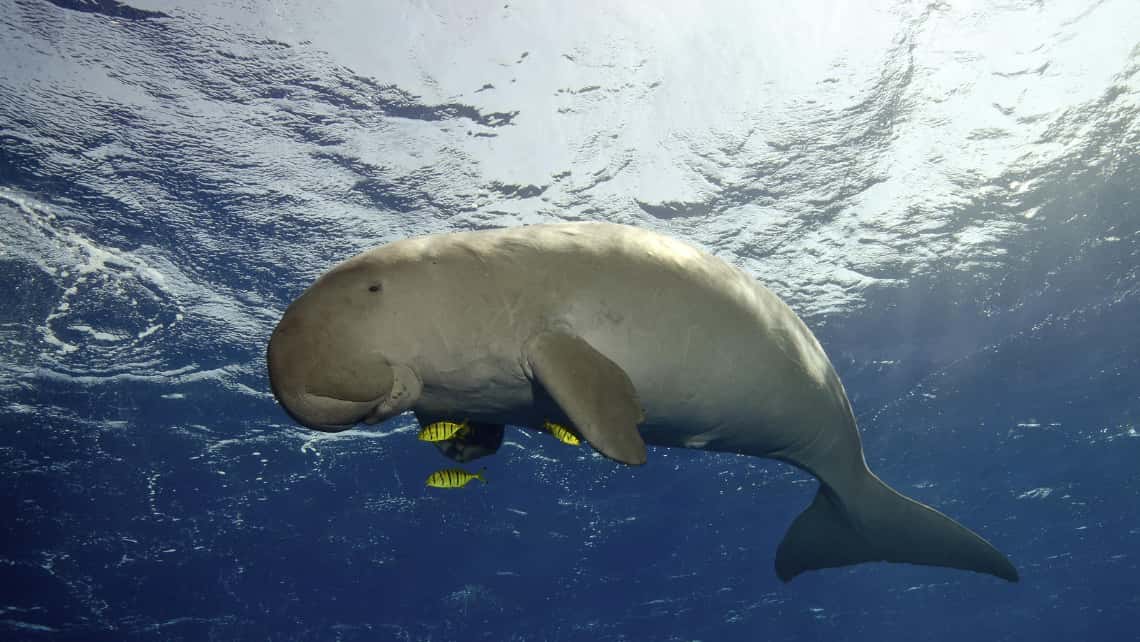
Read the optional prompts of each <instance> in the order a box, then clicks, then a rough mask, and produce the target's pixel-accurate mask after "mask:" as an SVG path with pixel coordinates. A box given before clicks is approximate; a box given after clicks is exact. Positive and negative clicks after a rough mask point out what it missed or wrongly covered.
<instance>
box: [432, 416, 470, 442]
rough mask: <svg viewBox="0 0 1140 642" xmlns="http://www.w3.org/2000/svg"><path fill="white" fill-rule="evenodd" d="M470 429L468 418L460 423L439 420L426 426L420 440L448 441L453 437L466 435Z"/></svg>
mask: <svg viewBox="0 0 1140 642" xmlns="http://www.w3.org/2000/svg"><path fill="white" fill-rule="evenodd" d="M470 430H471V427H470V426H468V425H467V421H466V420H464V421H463V422H462V423H458V424H457V423H455V422H454V421H437V422H435V423H434V424H428V425H426V426H424V428H423V430H421V431H420V441H447V440H448V439H451V438H453V437H466V436H467V433H468V432H470Z"/></svg>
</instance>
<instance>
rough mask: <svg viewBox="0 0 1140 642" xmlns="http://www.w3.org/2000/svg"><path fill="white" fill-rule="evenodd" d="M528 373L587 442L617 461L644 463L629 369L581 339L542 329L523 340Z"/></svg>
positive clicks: (639, 415)
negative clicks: (528, 366)
mask: <svg viewBox="0 0 1140 642" xmlns="http://www.w3.org/2000/svg"><path fill="white" fill-rule="evenodd" d="M525 357H526V360H527V362H528V363H529V364H530V368H531V371H532V372H533V374H534V378H535V379H536V380H537V382H538V383H539V384H541V385H542V387H543V388H545V389H546V391H547V392H548V393H550V396H551V398H553V399H554V401H555V402H556V403H557V404H558V406H559V407H560V408H561V409H562V412H564V413H566V416H567V417H569V418H570V421H571V422H573V423H574V427H575V428H577V429H578V432H580V433H582V436H583V437H585V438H586V441H588V442H590V445H591V446H593V447H594V448H596V449H597V450H598V452H600V453H602V454H603V455H605V456H606V457H609V458H610V459H614V460H617V461H620V462H622V463H623V464H632V465H640V464H644V463H645V442H644V441H642V439H641V433H639V432H638V430H637V424H639V423H641V420H642V419H643V418H644V417H645V415H644V413H643V412H642V409H641V404H640V403H639V402H638V400H637V391H636V390H635V389H634V387H633V382H632V381H630V380H629V375H627V374H626V373H625V371H624V370H622V369H621V368H620V367H619V366H618V365H617V364H616V363H614V362H613V361H610V360H609V358H607V357H606V356H605V355H604V354H602V353H600V352H598V351H597V350H595V349H594V347H593V346H591V345H590V344H589V343H587V342H586V340H585V339H583V338H581V337H579V336H576V335H571V334H565V333H561V332H543V333H540V334H538V335H537V336H535V337H533V338H532V339H531V340H530V341H528V342H527V344H526V348H525Z"/></svg>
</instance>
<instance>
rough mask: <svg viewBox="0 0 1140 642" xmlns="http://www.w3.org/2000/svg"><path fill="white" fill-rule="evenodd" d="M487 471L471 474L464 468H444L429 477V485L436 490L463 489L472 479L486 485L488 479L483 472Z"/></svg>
mask: <svg viewBox="0 0 1140 642" xmlns="http://www.w3.org/2000/svg"><path fill="white" fill-rule="evenodd" d="M486 470H487V469H486V468H484V469H483V470H481V471H479V472H477V473H469V472H467V471H466V470H463V469H462V468H444V469H443V470H437V471H435V472H434V473H432V474H431V475H428V478H427V485H428V486H432V487H434V488H463V487H464V486H466V485H467V484H468V483H470V482H471V480H472V479H478V480H479V481H481V482H483V483H484V484H486V483H487V478H486V477H484V476H483V472H484V471H486Z"/></svg>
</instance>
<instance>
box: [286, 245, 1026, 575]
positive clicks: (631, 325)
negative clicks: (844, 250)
mask: <svg viewBox="0 0 1140 642" xmlns="http://www.w3.org/2000/svg"><path fill="white" fill-rule="evenodd" d="M268 367H269V378H270V382H271V385H272V388H273V392H274V394H275V395H276V397H277V399H278V400H279V401H280V403H281V405H282V406H283V407H284V408H285V410H286V411H287V412H288V413H289V414H290V415H291V416H292V417H293V418H294V419H295V420H296V421H298V422H300V423H301V424H304V425H305V426H308V427H310V428H315V429H317V430H323V431H339V430H344V429H346V428H349V427H351V426H352V425H353V424H356V423H357V422H361V421H363V422H367V423H376V422H380V421H383V420H385V419H388V418H389V417H393V416H395V415H397V414H400V413H403V412H405V411H409V410H410V411H413V412H414V413H415V415H416V418H417V420H418V421H420V423H421V425H426V424H427V423H430V422H432V421H436V420H440V419H450V420H463V419H467V420H470V421H471V422H473V425H475V426H476V427H477V428H478V429H479V430H478V433H479V434H482V435H488V434H489V435H491V438H490V439H491V441H494V440H495V439H497V440H499V441H501V439H502V437H501V435H502V427H503V426H504V425H507V424H509V425H513V426H521V427H529V428H535V429H537V428H538V427H540V426H542V425H543V422H544V421H547V420H549V421H553V422H557V423H561V424H562V425H565V426H568V427H571V428H572V429H573V430H575V431H576V432H577V433H578V434H579V435H580V436H581V437H582V438H584V440H585V441H587V442H589V444H590V445H591V446H592V447H593V448H595V449H596V450H597V451H598V452H599V453H601V454H602V455H604V456H606V457H608V458H610V459H613V460H615V461H618V462H621V463H623V464H630V465H639V464H643V463H645V461H646V447H645V445H646V444H653V445H657V446H674V447H682V448H698V449H706V450H714V451H723V452H733V453H741V454H745V455H755V456H757V457H768V458H771V459H776V460H779V461H783V462H787V463H789V464H792V465H793V466H796V467H798V468H801V469H803V470H805V471H807V472H809V473H811V474H812V475H814V476H815V477H816V478H818V479H819V481H820V486H819V491H818V493H817V494H816V496H815V499H814V500H813V501H812V503H811V505H810V506H808V508H807V509H806V510H805V511H804V512H803V513H802V514H800V515H799V517H797V518H796V519H795V521H794V522H793V523H792V525H791V527H790V528H789V530H788V532H787V534H786V535H785V536H784V539H783V541H782V542H781V543H780V545H779V548H778V550H777V552H776V564H775V566H776V573H777V575H778V576H779V577H780V578H781V579H782V580H784V581H788V580H790V579H791V578H793V577H795V576H796V575H799V574H800V573H803V572H804V571H808V570H813V569H822V568H830V567H838V566H846V565H849V564H858V563H860V562H870V561H888V562H907V563H911V564H925V565H932V566H944V567H951V568H959V569H966V570H970V571H976V572H980V573H988V574H991V575H995V576H997V577H1000V578H1003V579H1006V580H1010V581H1017V579H1018V575H1017V570H1016V569H1015V568H1014V567H1013V565H1012V564H1011V563H1010V561H1009V560H1008V559H1007V558H1006V557H1005V556H1004V555H1003V554H1002V553H1000V552H999V551H998V550H997V549H996V548H994V547H993V546H992V545H990V543H989V542H987V541H986V540H984V539H982V538H981V537H980V536H978V535H977V534H975V533H973V532H972V531H970V530H969V529H967V528H965V527H964V526H962V525H960V524H958V523H957V522H955V521H954V520H952V519H950V518H949V517H947V516H945V515H943V514H942V513H940V512H938V511H936V510H934V509H932V508H930V507H928V506H925V505H923V504H921V503H919V502H917V501H915V500H912V499H910V498H908V497H905V496H903V495H901V494H899V493H898V492H896V491H895V490H893V489H891V488H890V487H889V486H887V485H886V484H884V483H883V482H882V481H881V480H880V479H879V478H878V477H876V476H875V475H874V473H872V472H871V471H870V470H869V469H868V468H867V462H866V460H865V459H864V457H863V449H862V445H861V442H860V439H859V431H858V428H857V427H856V425H855V416H854V414H853V413H852V411H851V404H850V402H849V401H848V400H847V394H846V392H845V391H844V389H843V384H842V383H840V381H839V377H838V375H837V374H836V372H835V369H834V368H833V367H832V365H831V362H830V361H829V360H828V358H827V355H826V354H824V351H823V348H821V347H820V344H819V342H818V341H817V340H816V338H815V336H814V335H813V334H812V333H811V331H810V330H809V329H808V328H807V326H806V325H804V323H803V322H802V321H801V320H800V318H799V317H797V316H796V315H795V313H794V312H792V310H791V309H790V308H789V307H788V306H787V305H785V304H784V303H783V302H782V301H780V299H779V298H777V297H776V295H774V294H773V293H772V292H770V291H769V290H768V289H766V288H765V287H763V286H762V285H760V284H759V283H757V282H756V281H755V280H754V279H753V278H751V277H750V276H748V275H747V274H745V273H744V272H742V271H741V270H739V269H737V268H735V267H733V266H731V265H729V264H728V263H726V262H725V261H723V260H721V259H718V258H716V257H714V256H712V255H710V254H708V253H705V252H703V251H700V250H698V249H696V248H693V247H691V246H689V245H687V244H685V243H682V242H680V241H677V240H674V239H672V238H670V237H667V236H664V235H661V234H657V233H654V232H651V231H647V230H643V229H639V228H636V227H630V226H624V225H615V224H607V223H566V224H551V225H531V226H523V227H515V228H508V229H500V230H485V231H475V232H460V233H453V234H435V235H430V236H423V237H419V238H411V239H405V240H400V241H396V242H393V243H390V244H388V245H383V246H381V247H378V248H376V249H373V250H370V251H366V252H364V253H362V254H359V255H357V256H355V257H353V258H351V259H348V260H347V261H345V262H343V263H341V264H339V265H337V266H335V267H333V268H332V269H331V270H329V271H328V272H327V273H325V274H324V275H323V276H321V277H320V278H319V279H317V281H316V282H315V283H313V285H312V286H311V287H309V288H308V289H307V290H306V291H305V292H304V293H303V294H301V296H300V297H299V298H297V299H296V300H295V301H294V302H293V303H292V304H291V305H289V307H288V309H287V310H286V311H285V314H284V316H283V317H282V318H281V321H280V322H279V323H278V325H277V327H276V329H275V330H274V331H273V335H272V337H271V338H270V341H269V348H268ZM484 441H487V440H486V439H484ZM494 448H497V442H496V443H494V444H492V445H491V446H490V447H487V446H486V444H484V446H483V447H482V449H481V450H478V451H477V452H474V453H467V456H464V453H462V452H454V451H453V452H450V453H448V454H450V455H451V456H453V457H454V458H459V459H466V458H470V457H471V456H478V455H480V454H486V453H487V452H493V450H494Z"/></svg>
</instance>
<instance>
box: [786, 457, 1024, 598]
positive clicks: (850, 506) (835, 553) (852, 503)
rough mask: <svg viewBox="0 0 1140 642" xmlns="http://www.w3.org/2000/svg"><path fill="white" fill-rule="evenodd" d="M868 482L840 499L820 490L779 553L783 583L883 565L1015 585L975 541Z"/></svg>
mask: <svg viewBox="0 0 1140 642" xmlns="http://www.w3.org/2000/svg"><path fill="white" fill-rule="evenodd" d="M864 479H865V483H862V484H859V485H858V486H859V487H858V489H847V490H850V491H852V492H848V493H845V494H844V496H843V497H842V498H841V497H840V496H839V495H837V494H836V492H835V491H834V490H832V489H831V488H830V487H829V486H827V485H826V484H821V485H820V489H819V492H818V493H817V494H816V496H815V500H814V501H812V503H811V506H808V508H807V510H805V511H804V512H803V513H801V514H800V516H799V517H797V518H796V520H795V521H794V522H793V523H792V527H791V528H790V529H788V532H787V534H786V535H784V541H782V542H780V547H779V549H778V550H777V551H776V574H777V575H779V576H780V579H781V580H783V581H785V582H787V581H789V580H791V579H792V578H793V577H795V576H797V575H799V574H800V573H803V572H804V571H810V570H815V569H820V568H832V567H836V566H847V565H850V564H858V563H860V562H878V561H885V562H907V563H909V564H924V565H928V566H947V567H950V568H960V569H964V570H967V571H976V572H978V573H988V574H990V575H996V576H997V577H1000V578H1002V579H1005V580H1009V581H1011V582H1016V581H1017V580H1018V575H1017V569H1015V568H1014V567H1013V564H1011V563H1010V561H1009V560H1008V559H1007V558H1006V557H1005V555H1002V553H1001V552H1000V551H998V550H997V549H996V548H994V547H993V546H992V545H991V544H990V543H989V542H987V541H986V540H984V539H982V537H981V536H979V535H978V534H976V533H974V532H973V531H971V530H970V529H968V528H966V527H965V526H962V525H961V524H959V523H958V522H956V521H954V520H952V519H950V518H949V517H947V516H945V515H943V514H942V513H940V512H938V511H936V510H934V509H933V508H930V507H929V506H926V505H925V504H921V503H919V502H917V501H915V500H913V499H910V498H909V497H906V496H904V495H901V494H899V493H898V492H896V491H895V490H894V489H892V488H891V487H889V486H887V485H886V484H884V483H883V482H882V480H880V479H879V478H878V477H876V476H875V475H874V474H872V473H871V472H870V471H867V476H866V477H865V478H864Z"/></svg>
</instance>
